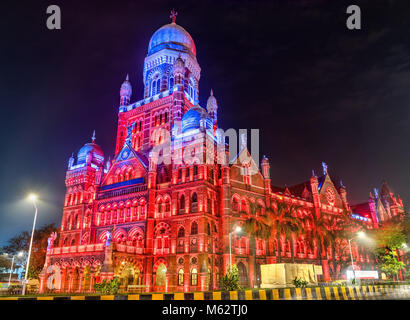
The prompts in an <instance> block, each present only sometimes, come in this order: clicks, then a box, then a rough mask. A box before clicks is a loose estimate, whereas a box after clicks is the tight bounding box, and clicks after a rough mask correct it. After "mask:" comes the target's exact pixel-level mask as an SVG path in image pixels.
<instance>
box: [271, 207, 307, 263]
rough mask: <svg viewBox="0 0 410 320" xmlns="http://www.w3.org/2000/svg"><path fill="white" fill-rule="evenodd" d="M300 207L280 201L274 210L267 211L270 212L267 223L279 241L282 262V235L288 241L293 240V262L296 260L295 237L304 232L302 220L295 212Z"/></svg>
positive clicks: (280, 260)
mask: <svg viewBox="0 0 410 320" xmlns="http://www.w3.org/2000/svg"><path fill="white" fill-rule="evenodd" d="M298 209H299V207H298V206H295V205H288V204H286V203H278V204H277V207H276V208H274V209H273V210H267V212H269V214H268V216H267V225H268V226H269V227H270V231H271V233H272V234H273V235H274V236H275V238H276V241H277V243H278V262H279V263H280V262H282V252H281V245H280V239H281V237H282V235H283V236H284V238H285V240H286V241H289V240H290V241H291V255H292V263H294V262H295V252H294V238H295V236H297V235H299V234H300V233H301V232H302V222H301V220H300V219H299V218H298V217H297V215H296V214H295V212H296V211H297V210H298Z"/></svg>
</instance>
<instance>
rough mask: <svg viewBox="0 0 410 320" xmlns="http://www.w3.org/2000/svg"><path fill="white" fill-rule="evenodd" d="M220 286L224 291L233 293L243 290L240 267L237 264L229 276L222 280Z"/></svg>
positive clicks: (229, 272) (231, 269)
mask: <svg viewBox="0 0 410 320" xmlns="http://www.w3.org/2000/svg"><path fill="white" fill-rule="evenodd" d="M220 285H221V290H222V291H233V290H241V289H242V288H241V286H240V285H239V272H238V267H237V266H236V265H235V264H234V265H232V266H231V268H229V269H228V272H227V274H226V275H224V276H223V277H222V278H221V283H220Z"/></svg>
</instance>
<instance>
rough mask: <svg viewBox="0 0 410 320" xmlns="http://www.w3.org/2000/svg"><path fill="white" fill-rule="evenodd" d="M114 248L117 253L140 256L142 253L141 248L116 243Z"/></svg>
mask: <svg viewBox="0 0 410 320" xmlns="http://www.w3.org/2000/svg"><path fill="white" fill-rule="evenodd" d="M115 248H116V249H117V251H119V252H127V253H136V254H142V253H143V252H144V249H143V248H139V247H135V246H130V245H126V244H121V243H116V245H115Z"/></svg>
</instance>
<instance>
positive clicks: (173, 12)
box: [169, 9, 178, 23]
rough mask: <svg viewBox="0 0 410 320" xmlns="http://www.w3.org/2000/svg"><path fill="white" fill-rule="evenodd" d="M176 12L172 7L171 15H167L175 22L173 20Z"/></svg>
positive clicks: (173, 21) (175, 17)
mask: <svg viewBox="0 0 410 320" xmlns="http://www.w3.org/2000/svg"><path fill="white" fill-rule="evenodd" d="M177 15H178V12H176V11H175V10H174V9H172V10H171V15H170V16H169V17H170V18H171V19H172V23H175V20H176V19H177Z"/></svg>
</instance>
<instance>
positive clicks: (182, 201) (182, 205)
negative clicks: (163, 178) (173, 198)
mask: <svg viewBox="0 0 410 320" xmlns="http://www.w3.org/2000/svg"><path fill="white" fill-rule="evenodd" d="M184 213H185V196H184V195H182V196H181V198H179V214H184Z"/></svg>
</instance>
